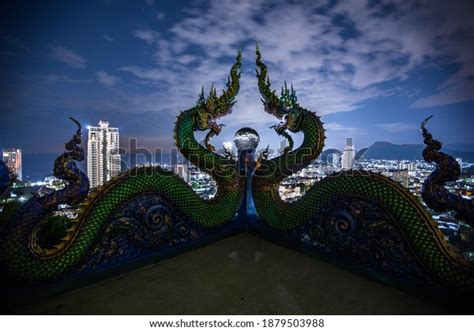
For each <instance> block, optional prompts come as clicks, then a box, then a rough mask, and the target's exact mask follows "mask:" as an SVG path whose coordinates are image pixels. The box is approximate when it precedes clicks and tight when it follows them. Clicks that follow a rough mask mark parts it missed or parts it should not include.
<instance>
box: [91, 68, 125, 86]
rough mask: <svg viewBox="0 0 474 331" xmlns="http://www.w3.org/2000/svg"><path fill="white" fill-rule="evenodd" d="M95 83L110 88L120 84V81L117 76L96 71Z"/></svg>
mask: <svg viewBox="0 0 474 331" xmlns="http://www.w3.org/2000/svg"><path fill="white" fill-rule="evenodd" d="M95 74H96V77H97V81H98V82H99V83H100V84H102V85H105V86H107V87H111V86H114V85H116V84H117V83H119V82H120V79H119V78H118V77H117V76H114V75H111V74H109V73H107V72H105V71H97V72H96V73H95Z"/></svg>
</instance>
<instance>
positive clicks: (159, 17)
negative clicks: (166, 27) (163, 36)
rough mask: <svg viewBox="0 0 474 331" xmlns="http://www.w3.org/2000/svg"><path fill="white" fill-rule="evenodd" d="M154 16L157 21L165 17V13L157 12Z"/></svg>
mask: <svg viewBox="0 0 474 331" xmlns="http://www.w3.org/2000/svg"><path fill="white" fill-rule="evenodd" d="M155 17H156V19H157V20H158V21H162V20H164V19H165V17H166V15H165V13H162V12H157V13H156V15H155Z"/></svg>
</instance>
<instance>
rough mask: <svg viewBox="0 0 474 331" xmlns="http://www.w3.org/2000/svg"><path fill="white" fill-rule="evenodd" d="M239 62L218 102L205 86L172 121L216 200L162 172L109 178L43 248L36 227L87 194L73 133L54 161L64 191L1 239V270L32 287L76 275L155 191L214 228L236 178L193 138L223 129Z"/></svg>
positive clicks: (41, 201) (37, 201) (17, 218)
mask: <svg viewBox="0 0 474 331" xmlns="http://www.w3.org/2000/svg"><path fill="white" fill-rule="evenodd" d="M240 64H241V55H240V52H239V54H238V56H237V59H236V62H235V64H234V65H233V67H232V69H231V72H230V78H229V81H228V83H227V90H226V91H224V93H223V94H222V96H220V97H218V96H217V93H216V91H215V88H211V92H210V94H209V97H207V98H205V97H204V95H203V94H201V96H200V99H199V101H198V103H197V104H196V106H195V107H193V108H191V109H189V110H186V111H183V112H181V114H180V115H179V116H178V119H177V121H176V126H175V140H176V145H177V146H178V148H179V149H180V151H181V152H182V154H183V155H184V156H185V157H186V158H187V159H188V160H190V161H191V162H192V163H194V164H195V165H196V166H198V167H199V168H200V169H201V170H202V171H206V172H209V173H210V174H211V175H212V176H213V178H214V179H215V180H216V182H217V184H218V191H217V194H216V196H215V197H214V198H213V199H212V200H204V199H201V198H200V197H199V196H198V195H197V194H196V193H195V192H194V191H193V190H192V189H191V188H190V187H189V186H188V185H187V184H186V183H185V182H184V180H183V179H181V178H180V177H179V176H177V175H175V174H174V173H172V172H170V171H167V170H163V169H161V168H160V167H141V168H135V169H131V170H129V171H128V172H126V173H123V174H121V175H119V176H117V177H114V178H113V179H112V180H111V181H109V182H108V183H106V184H105V185H104V186H103V187H101V188H100V189H99V190H98V192H96V193H94V194H92V195H91V196H90V197H89V198H88V200H87V201H86V202H85V203H84V206H83V207H82V208H81V212H80V215H79V217H78V218H77V219H76V220H74V221H73V224H72V226H71V227H70V228H69V229H68V230H67V235H66V236H65V237H64V238H62V239H61V241H60V242H59V243H58V244H57V245H55V246H54V247H52V248H48V249H44V248H41V247H40V246H39V245H38V240H37V239H38V238H37V237H38V236H40V231H39V229H40V227H41V222H42V221H43V220H44V219H45V217H47V216H48V215H49V214H50V213H51V212H52V211H53V210H54V209H55V208H56V207H57V206H58V204H60V203H67V204H74V203H78V202H79V201H81V200H83V198H84V197H85V195H86V194H87V191H88V188H89V182H88V180H87V177H86V176H85V174H84V173H83V172H82V171H80V170H79V169H78V168H77V167H76V165H75V161H80V160H82V159H83V157H84V155H83V150H82V148H81V147H80V146H79V144H80V129H79V130H78V132H77V133H76V135H75V137H74V139H73V140H72V141H71V142H70V143H68V144H67V145H66V148H67V149H70V148H72V149H73V151H72V152H67V153H65V154H63V155H62V156H61V157H59V158H58V160H57V161H56V162H55V175H56V176H57V177H58V178H61V179H64V180H66V181H67V186H66V188H64V189H63V190H61V191H58V192H54V193H52V194H48V195H46V196H43V197H35V198H33V199H30V200H29V201H28V202H26V203H25V204H24V205H23V206H22V207H21V209H20V210H19V211H18V212H17V213H15V215H13V217H12V218H11V219H10V220H9V221H8V224H7V226H6V227H5V229H4V230H3V231H2V232H1V233H0V266H1V268H2V269H3V270H4V271H5V272H7V273H8V274H9V275H11V276H13V277H16V278H19V279H23V280H26V281H33V282H35V281H44V280H48V279H53V278H57V277H60V276H62V275H64V274H66V273H68V272H71V271H73V270H75V268H77V267H78V266H79V264H80V262H81V261H83V260H84V259H85V258H86V257H87V256H88V255H89V254H90V252H91V250H92V249H93V247H94V245H95V243H97V242H98V241H99V240H100V238H101V234H102V232H103V231H104V228H105V227H106V226H107V224H108V223H110V222H111V221H112V220H111V216H112V215H114V212H116V211H117V210H118V209H119V208H120V207H121V206H122V205H124V204H126V203H127V202H128V201H130V200H131V199H133V198H134V197H137V196H140V195H142V194H145V193H153V192H157V193H160V194H161V195H162V196H163V197H164V198H165V199H166V200H167V201H168V202H169V203H171V204H172V205H173V206H174V207H176V208H177V209H179V210H180V211H181V212H182V213H184V214H185V215H187V216H188V217H189V218H190V219H191V220H192V221H194V222H196V223H198V224H200V225H202V226H203V227H207V228H213V227H218V226H220V225H222V224H225V223H226V222H228V221H230V220H231V219H232V218H233V217H234V215H235V213H236V211H237V209H238V207H239V206H240V203H241V201H242V197H243V193H242V192H243V190H242V189H241V186H242V185H243V183H242V180H241V178H240V177H239V175H238V173H237V172H236V170H235V164H234V161H232V160H228V159H226V158H224V157H222V156H219V155H217V154H215V153H213V152H211V151H209V148H204V147H203V146H201V145H200V144H199V143H198V142H197V141H196V139H195V138H194V131H196V130H201V131H204V130H211V131H212V132H213V135H216V134H219V132H220V129H221V127H220V126H218V125H217V124H216V123H215V122H214V120H215V119H217V118H219V117H221V116H224V115H226V114H228V113H229V112H230V111H231V107H232V105H233V103H234V97H235V96H236V94H237V93H238V90H239V78H240ZM208 147H209V146H208Z"/></svg>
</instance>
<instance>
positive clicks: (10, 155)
mask: <svg viewBox="0 0 474 331" xmlns="http://www.w3.org/2000/svg"><path fill="white" fill-rule="evenodd" d="M3 162H5V164H6V165H7V167H8V169H9V170H10V171H11V172H13V173H14V174H15V175H16V178H17V179H18V180H22V162H21V149H18V148H9V149H4V150H3Z"/></svg>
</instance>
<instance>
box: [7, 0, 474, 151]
mask: <svg viewBox="0 0 474 331" xmlns="http://www.w3.org/2000/svg"><path fill="white" fill-rule="evenodd" d="M469 3H470V1H466V2H463V1H456V2H450V1H431V0H430V1H400V0H397V1H368V2H364V1H158V0H156V1H151V0H148V1H120V0H108V1H12V2H8V1H7V3H4V4H3V5H1V6H2V8H1V20H0V68H1V72H2V79H1V80H0V96H1V97H0V114H1V115H0V116H1V117H0V147H10V146H15V147H19V148H22V149H23V150H24V151H26V152H40V153H43V152H54V153H56V152H60V151H61V150H62V148H63V143H64V141H65V140H66V139H68V138H69V136H70V135H71V133H72V130H73V128H74V127H73V125H72V124H71V123H70V122H69V120H68V117H69V116H74V117H76V118H77V119H78V120H80V121H81V122H82V123H83V124H84V125H88V124H96V123H97V122H98V121H99V120H101V119H102V120H108V121H109V122H110V123H111V125H112V126H116V127H118V128H119V129H120V133H121V141H122V147H125V148H127V145H128V143H127V141H128V138H130V137H136V138H137V139H138V144H139V145H140V146H144V147H162V148H165V149H166V148H169V147H171V146H172V145H173V141H172V129H173V126H174V120H175V117H176V116H177V115H178V113H179V112H180V111H181V110H183V109H187V108H189V107H191V106H193V105H194V104H195V102H196V100H197V96H198V94H199V92H200V89H201V86H202V85H204V86H205V88H206V89H207V90H208V89H209V87H210V85H211V83H213V82H214V83H215V84H216V85H217V86H218V87H219V88H221V87H223V86H224V83H225V81H226V79H227V73H228V70H229V69H230V66H231V65H232V63H233V58H234V56H235V54H236V51H237V49H238V48H239V47H240V48H242V49H243V57H244V62H243V75H242V80H241V92H240V94H239V96H238V97H237V103H236V105H235V107H234V111H233V113H232V115H230V116H227V117H225V118H222V119H221V120H220V123H223V124H226V125H227V126H226V127H225V128H224V130H223V132H222V134H221V136H220V137H219V138H216V139H215V140H214V143H215V145H217V146H220V144H221V143H222V142H223V141H227V140H230V139H231V137H232V135H233V133H234V132H235V131H237V129H239V128H240V127H243V126H252V127H254V128H255V129H257V131H258V132H259V133H260V135H261V146H260V147H265V146H266V145H267V144H270V145H271V146H274V147H276V146H278V145H279V141H280V139H279V138H278V136H276V134H275V133H274V132H273V131H272V130H270V129H269V126H270V125H272V124H274V123H275V122H276V120H275V119H274V118H272V117H271V116H270V115H268V114H265V113H264V112H263V109H262V105H261V102H260V96H259V95H258V90H257V84H256V78H255V73H254V71H255V65H254V61H255V57H254V47H255V42H258V43H259V45H260V48H261V51H262V54H263V58H264V60H265V61H266V62H267V64H268V65H269V70H270V72H269V73H270V78H271V80H272V84H273V87H274V88H275V89H277V90H279V89H280V86H281V84H282V83H283V81H284V80H286V81H288V82H289V83H290V82H292V83H293V85H294V87H295V89H296V91H297V94H298V98H299V101H300V103H301V105H302V106H304V107H305V108H307V109H311V110H315V111H317V112H318V113H319V114H321V115H322V116H323V120H324V122H325V126H326V128H327V130H328V131H327V137H328V139H327V144H326V146H328V147H337V148H341V147H342V146H343V144H344V138H345V137H353V138H354V142H355V144H356V148H360V147H364V146H368V145H370V144H371V143H373V142H375V141H381V140H382V141H390V142H393V143H420V142H421V138H420V133H419V129H418V126H419V123H420V122H421V121H422V119H423V118H424V117H426V116H427V115H429V114H434V115H435V117H434V119H433V120H432V121H431V122H430V128H431V129H432V131H433V132H434V134H435V136H436V137H438V138H439V139H441V140H442V141H444V142H446V143H459V142H461V143H470V144H474V138H473V134H472V132H473V130H474V124H473V123H474V121H473V119H474V116H473V114H474V113H473V106H474V93H473V91H474V52H473V51H472V45H474V36H473V33H474V23H473V22H474V20H472V17H474V11H473V8H472V6H469V5H468V4H469ZM297 140H298V139H297Z"/></svg>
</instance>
